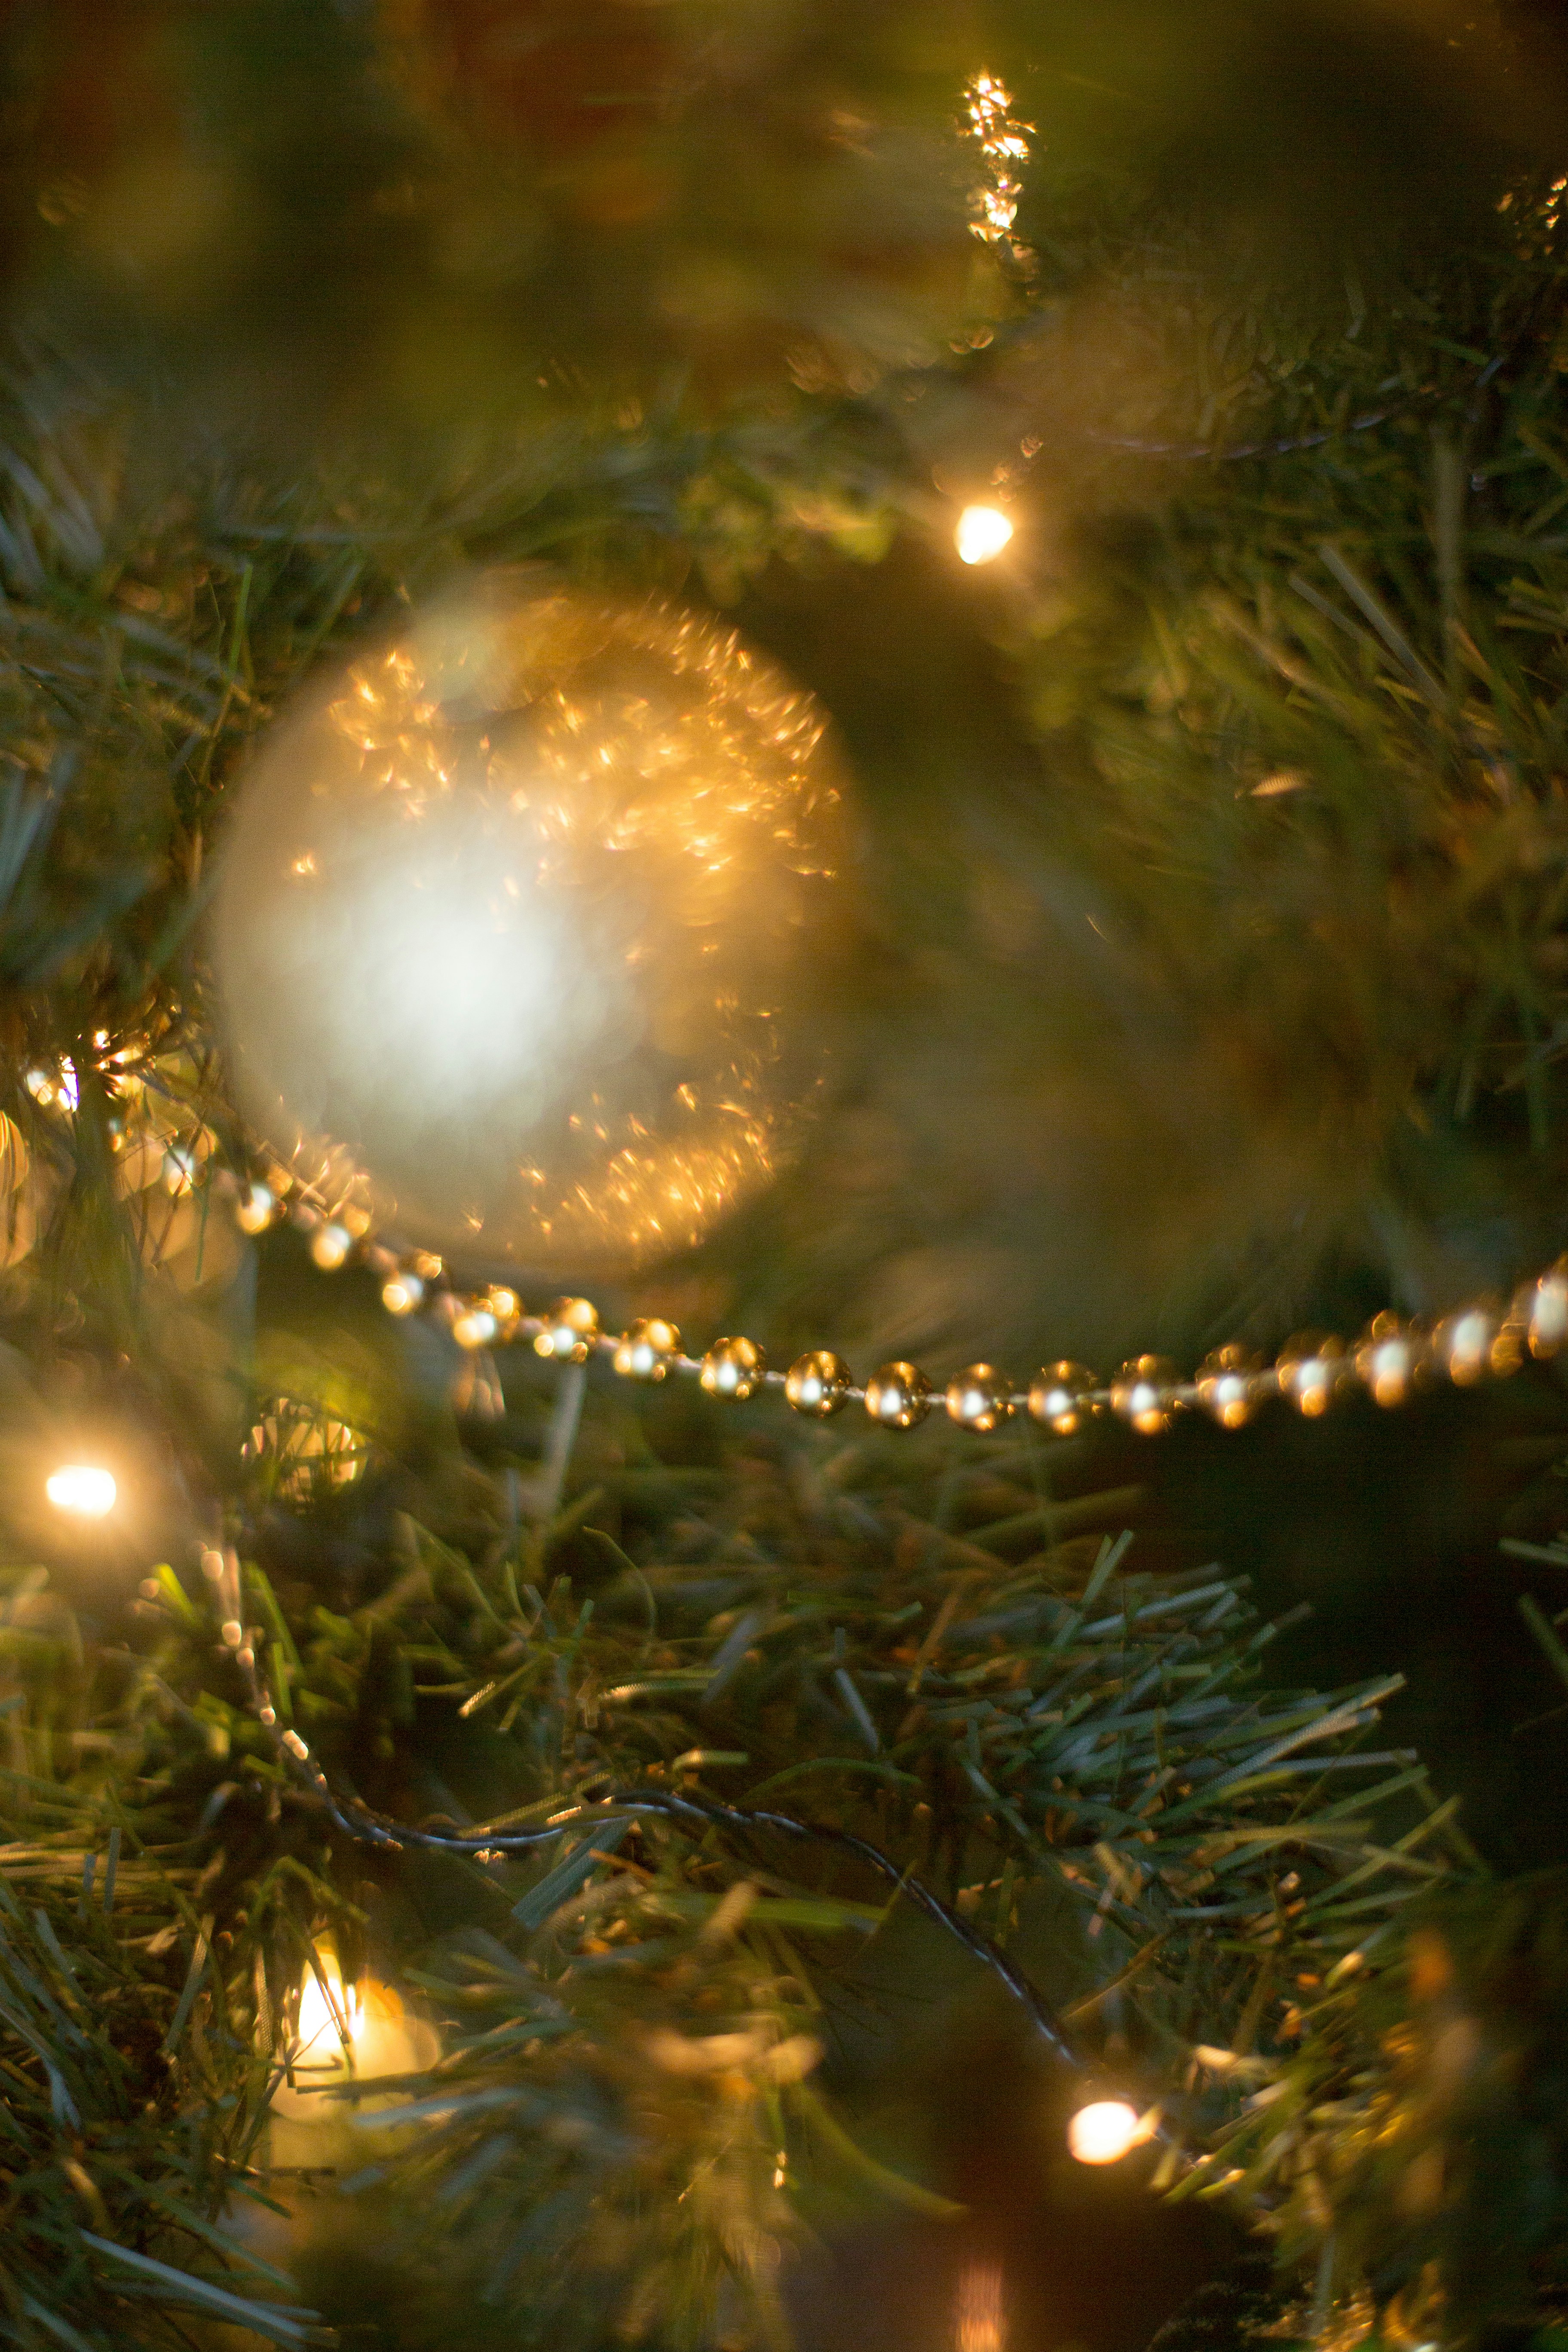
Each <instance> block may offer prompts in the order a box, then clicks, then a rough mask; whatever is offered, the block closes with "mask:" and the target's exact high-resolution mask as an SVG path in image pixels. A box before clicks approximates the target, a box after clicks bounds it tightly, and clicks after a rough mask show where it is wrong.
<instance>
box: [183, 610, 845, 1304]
mask: <svg viewBox="0 0 1568 2352" xmlns="http://www.w3.org/2000/svg"><path fill="white" fill-rule="evenodd" d="M843 834H844V826H843V810H842V797H841V790H840V785H839V782H838V774H837V766H836V762H835V761H834V758H833V756H832V753H831V751H830V749H829V747H828V745H827V743H826V740H825V731H824V721H823V717H822V713H821V711H820V709H818V707H817V705H816V703H815V702H814V701H813V699H812V698H811V697H810V696H809V695H807V694H805V693H803V692H802V691H801V690H800V689H799V688H796V687H795V686H794V685H792V684H791V683H790V681H789V680H788V679H786V678H785V677H784V676H783V674H782V673H781V672H780V671H778V670H777V669H775V668H774V667H773V665H772V664H771V663H770V662H767V661H765V660H763V659H762V658H761V657H760V656H757V655H756V654H754V653H752V652H751V651H750V650H749V648H747V647H746V646H743V645H742V642H741V641H740V639H739V638H738V637H737V636H736V635H734V633H733V632H732V631H731V630H729V629H727V628H725V627H723V626H722V625H721V624H719V623H717V622H715V621H713V620H711V619H709V618H706V617H703V616H701V615H700V614H693V613H689V612H685V611H682V610H680V609H679V608H678V607H676V606H673V605H670V604H666V603H663V602H662V601H660V600H658V599H656V598H649V599H645V600H643V601H641V602H632V603H624V602H617V601H616V600H615V599H613V598H611V597H610V596H608V595H605V594H602V593H590V592H587V591H581V590H576V589H573V588H568V587H564V586H562V585H560V584H559V583H553V582H552V581H550V580H548V579H546V578H544V577H542V575H538V574H529V573H526V572H510V573H504V574H495V575H491V576H489V577H488V578H486V579H484V580H482V581H480V582H479V583H475V584H470V585H469V586H468V588H467V589H466V590H464V591H463V592H462V593H458V594H456V595H454V596H452V597H450V598H448V599H447V601H446V602H445V603H442V604H436V605H434V606H432V607H431V608H430V610H428V611H427V612H426V614H424V615H423V617H420V618H417V619H416V621H415V622H414V624H413V625H411V626H409V627H408V628H406V629H405V632H404V633H403V634H402V635H399V636H397V637H396V638H395V639H393V640H392V641H390V642H386V643H383V644H381V645H379V646H375V647H374V648H372V649H369V650H366V651H365V652H363V653H362V654H361V655H360V656H358V657H357V658H355V659H354V660H353V661H352V662H351V663H350V664H349V665H348V667H346V668H345V669H343V670H342V671H341V672H340V673H339V674H338V675H337V676H336V677H334V679H333V680H332V681H331V685H330V686H329V687H328V688H326V689H325V690H324V691H320V692H318V693H316V694H315V695H314V696H313V697H310V698H307V699H305V700H304V701H303V702H302V703H301V704H300V706H299V707H298V708H297V709H295V710H294V711H293V712H292V713H289V714H286V715H285V717H284V718H283V719H282V720H281V721H280V722H279V725H278V726H277V727H276V728H275V729H274V730H272V731H271V733H270V735H269V736H268V738H267V740H265V741H264V743H263V745H262V748H261V750H260V751H259V753H258V756H257V758H256V759H255V761H253V763H252V766H251V769H250V772H249V774H248V777H247V780H246V781H245V782H243V784H242V786H241V789H240V793H239V795H238V800H237V806H236V809H235V814H234V815H233V818H232V820H231V823H230V825H229V830H228V835H227V838H226V843H225V845H224V847H223V852H222V858H221V871H220V876H219V884H218V892H217V899H216V918H215V922H214V927H213V932H212V947H213V956H214V961H215V965H216V972H217V978H218V985H219V993H220V1000H221V1006H222V1015H223V1025H224V1031H225V1035H226V1045H227V1048H228V1052H229V1055H230V1059H231V1063H232V1066H233V1075H234V1079H235V1083H236V1087H237V1095H238V1097H239V1100H240V1104H241V1107H242V1108H243V1109H244V1111H245V1112H246V1114H247V1117H248V1118H249V1120H250V1122H251V1124H252V1125H253V1127H254V1128H255V1129H257V1130H258V1133H259V1134H260V1135H262V1136H263V1137H265V1138H266V1139H268V1142H269V1144H270V1145H271V1147H272V1148H273V1150H275V1151H276V1152H277V1153H278V1154H279V1156H280V1157H281V1158H282V1159H283V1160H285V1161H286V1162H288V1163H290V1164H291V1165H293V1166H294V1167H296V1168H299V1169H300V1170H301V1171H310V1173H311V1181H316V1176H315V1172H314V1171H319V1170H321V1168H322V1167H324V1166H331V1167H332V1168H334V1169H342V1168H345V1167H346V1168H347V1169H349V1170H350V1171H359V1173H360V1174H361V1176H362V1177H363V1198H364V1199H365V1200H366V1201H367V1202H368V1204H369V1206H370V1207H371V1208H372V1209H373V1211H374V1215H375V1219H376V1222H377V1223H378V1224H379V1226H380V1227H381V1229H382V1230H383V1231H384V1232H387V1233H390V1234H400V1235H402V1236H403V1237H404V1239H405V1240H411V1241H414V1242H416V1243H419V1244H424V1245H428V1246H433V1247H437V1248H443V1247H444V1248H448V1249H451V1248H460V1249H462V1250H464V1251H468V1252H473V1253H476V1254H479V1255H484V1256H486V1257H489V1258H495V1257H498V1256H499V1257H503V1258H505V1259H508V1260H510V1262H512V1263H515V1264H518V1265H523V1266H528V1267H534V1268H538V1269H539V1270H540V1271H541V1272H548V1271H549V1270H551V1269H552V1268H558V1269H565V1268H566V1267H568V1266H569V1267H571V1268H572V1269H573V1270H574V1271H580V1272H581V1273H583V1274H584V1275H587V1274H589V1273H596V1274H603V1273H618V1272H622V1271H625V1270H626V1269H627V1268H629V1267H631V1266H634V1265H637V1264H638V1263H640V1262H643V1261H646V1260H647V1259H650V1258H655V1257H658V1256H661V1255H666V1254H667V1253H668V1252H670V1251H672V1250H676V1249H680V1248H684V1247H687V1246H689V1244H692V1243H694V1242H696V1241H697V1240H699V1239H700V1237H701V1235H702V1234H704V1233H705V1232H706V1231H707V1229H708V1228H709V1226H710V1225H711V1223H713V1222H714V1220H715V1219H716V1218H718V1217H719V1216H721V1214H722V1213H725V1212H726V1211H728V1210H730V1209H731V1208H733V1207H734V1206H735V1205H736V1204H737V1203H738V1202H742V1201H743V1200H745V1199H746V1198H748V1197H749V1196H750V1195H752V1194H754V1193H755V1192H757V1191H759V1190H760V1189H761V1188H762V1187H763V1186H765V1185H766V1184H767V1183H768V1182H769V1181H770V1180H771V1178H772V1177H773V1174H774V1172H775V1171H776V1170H777V1168H778V1167H779V1165H780V1162H781V1160H783V1159H784V1158H785V1157H786V1156H787V1155H788V1153H789V1151H790V1150H791V1148H792V1146H793V1144H794V1142H795V1139H796V1137H797V1135H798V1133H799V1131H800V1129H801V1128H802V1125H803V1123H804V1120H805V1117H806V1115H807V1113H808V1111H809V1108H810V1107H811V1104H812V1102H813V1099H814V1097H815V1095H816V1091H817V1089H818V1087H819V1086H820V1082H821V1076H822V1063H821V1050H820V1045H819V1043H818V1040H819V1038H820V1034H821V1029H822V1023H821V1020H820V1018H819V1017H818V1013H817V1010H816V1006H815V1004H814V1003H813V1002H812V993H813V991H814V990H818V991H821V990H826V988H827V987H828V986H829V985H830V984H831V983H830V980H829V977H828V965H829V962H830V958H829V956H828V954H827V950H826V943H827V940H828V939H829V937H830V934H831V931H832V929H833V927H834V924H835V922H836V919H837V901H838V897H839V892H838V887H837V877H838V874H839V871H840V868H841V866H842V864H843V846H842V844H843Z"/></svg>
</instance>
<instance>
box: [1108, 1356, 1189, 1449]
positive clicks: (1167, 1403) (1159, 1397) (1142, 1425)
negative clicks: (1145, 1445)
mask: <svg viewBox="0 0 1568 2352" xmlns="http://www.w3.org/2000/svg"><path fill="white" fill-rule="evenodd" d="M1175 1385H1176V1368H1175V1366H1174V1365H1173V1364H1169V1363H1167V1362H1166V1360H1165V1359H1164V1357H1163V1356H1134V1357H1133V1358H1132V1359H1131V1362H1129V1363H1125V1364H1123V1365H1122V1367H1121V1370H1120V1371H1119V1372H1118V1373H1117V1375H1116V1378H1115V1379H1114V1380H1113V1381H1111V1383H1110V1409H1111V1411H1112V1412H1116V1413H1120V1414H1121V1418H1122V1420H1123V1421H1126V1422H1130V1423H1131V1425H1132V1427H1133V1428H1134V1429H1135V1430H1137V1431H1138V1433H1139V1434H1140V1435H1141V1436H1142V1437H1153V1436H1155V1435H1156V1434H1157V1433H1158V1432H1159V1431H1161V1430H1162V1429H1164V1428H1165V1427H1166V1426H1167V1425H1168V1424H1169V1422H1170V1419H1171V1412H1172V1409H1173V1408H1172V1403H1171V1400H1170V1398H1169V1396H1168V1395H1167V1394H1166V1393H1165V1391H1167V1390H1169V1389H1173V1388H1174V1387H1175Z"/></svg>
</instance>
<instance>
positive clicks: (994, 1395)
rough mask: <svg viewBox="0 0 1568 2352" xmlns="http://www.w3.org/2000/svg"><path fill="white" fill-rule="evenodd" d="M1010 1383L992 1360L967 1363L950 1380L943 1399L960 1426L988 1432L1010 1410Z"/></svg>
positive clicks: (951, 1415)
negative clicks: (982, 1362)
mask: <svg viewBox="0 0 1568 2352" xmlns="http://www.w3.org/2000/svg"><path fill="white" fill-rule="evenodd" d="M1012 1398H1013V1383H1012V1381H1010V1380H1008V1379H1007V1378H1006V1376H1005V1374H1004V1373H1002V1372H999V1371H998V1370H996V1368H995V1366H994V1364H968V1365H966V1366H965V1367H964V1369H963V1371H962V1372H959V1373H958V1374H956V1375H955V1377H954V1378H953V1379H952V1380H951V1381H949V1382H948V1384H947V1393H946V1396H945V1397H944V1399H943V1402H944V1403H945V1404H946V1406H947V1412H948V1418H949V1420H951V1421H955V1422H956V1423H958V1425H959V1427H960V1429H972V1430H973V1431H974V1432H975V1433H976V1435H978V1436H982V1437H986V1436H989V1435H990V1433H991V1432H992V1431H993V1430H994V1429H1000V1428H1001V1426H1002V1423H1004V1422H1005V1420H1006V1418H1007V1416H1008V1414H1009V1413H1010V1412H1012V1410H1013V1402H1012Z"/></svg>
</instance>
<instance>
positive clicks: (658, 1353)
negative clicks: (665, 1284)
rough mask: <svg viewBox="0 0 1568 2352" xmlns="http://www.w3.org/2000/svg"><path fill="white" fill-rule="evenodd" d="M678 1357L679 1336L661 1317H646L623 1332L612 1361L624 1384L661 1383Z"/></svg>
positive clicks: (670, 1324)
mask: <svg viewBox="0 0 1568 2352" xmlns="http://www.w3.org/2000/svg"><path fill="white" fill-rule="evenodd" d="M679 1353H680V1333H679V1330H678V1329H677V1328H676V1327H675V1325H674V1324H673V1323H667V1322H666V1321H665V1319H664V1317H663V1316H662V1315H645V1316H643V1317H641V1318H639V1319H638V1320H637V1322H636V1323H633V1324H631V1325H630V1326H629V1327H628V1328H627V1329H626V1330H625V1331H623V1332H622V1334H621V1336H620V1338H619V1339H617V1340H616V1352H615V1354H614V1356H613V1357H612V1358H611V1362H612V1363H613V1364H614V1366H615V1368H616V1371H617V1372H619V1374H620V1376H621V1378H622V1380H623V1381H662V1380H663V1379H665V1378H666V1376H667V1375H668V1371H669V1368H670V1366H671V1365H672V1364H673V1363H674V1361H675V1360H676V1358H677V1357H678V1356H679Z"/></svg>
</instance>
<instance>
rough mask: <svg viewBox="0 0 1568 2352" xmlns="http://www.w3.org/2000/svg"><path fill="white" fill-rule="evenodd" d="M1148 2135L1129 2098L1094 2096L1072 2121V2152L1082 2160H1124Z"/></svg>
mask: <svg viewBox="0 0 1568 2352" xmlns="http://www.w3.org/2000/svg"><path fill="white" fill-rule="evenodd" d="M1144 2137H1146V2135H1145V2133H1144V2129H1143V2125H1142V2119H1141V2118H1140V2116H1139V2114H1138V2110H1137V2108H1136V2107H1133V2106H1130V2105H1128V2103H1127V2101H1126V2100H1125V2099H1091V2100H1090V2101H1089V2105H1087V2106H1082V2107H1079V2111H1078V2113H1077V2114H1076V2115H1075V2116H1073V2118H1072V2120H1071V2122H1070V2123H1069V2124H1068V2154H1069V2155H1070V2156H1073V2157H1075V2158H1077V2160H1078V2162H1079V2164H1120V2163H1121V2158H1123V2157H1124V2156H1126V2155H1127V2154H1128V2153H1129V2151H1130V2150H1131V2149H1132V2148H1134V2147H1137V2145H1138V2143H1139V2141H1140V2140H1142V2138H1144Z"/></svg>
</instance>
